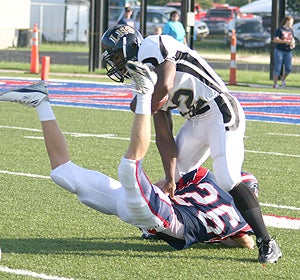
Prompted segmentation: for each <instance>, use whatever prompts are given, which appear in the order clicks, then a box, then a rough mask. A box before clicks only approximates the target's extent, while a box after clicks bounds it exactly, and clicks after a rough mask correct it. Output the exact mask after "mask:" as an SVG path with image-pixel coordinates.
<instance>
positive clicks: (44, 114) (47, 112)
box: [35, 100, 55, 122]
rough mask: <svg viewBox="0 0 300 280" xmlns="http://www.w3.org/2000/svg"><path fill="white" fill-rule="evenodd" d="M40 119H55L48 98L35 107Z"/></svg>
mask: <svg viewBox="0 0 300 280" xmlns="http://www.w3.org/2000/svg"><path fill="white" fill-rule="evenodd" d="M35 109H36V111H37V113H38V115H39V119H40V121H41V122H42V121H50V120H55V116H54V113H53V111H52V107H51V105H50V102H49V101H48V100H44V101H42V102H41V103H40V104H39V105H37V106H36V107H35Z"/></svg>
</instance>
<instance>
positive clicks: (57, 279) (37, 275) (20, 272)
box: [0, 265, 74, 280]
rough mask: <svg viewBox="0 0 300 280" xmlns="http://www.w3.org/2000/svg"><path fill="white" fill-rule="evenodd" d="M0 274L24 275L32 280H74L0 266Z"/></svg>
mask: <svg viewBox="0 0 300 280" xmlns="http://www.w3.org/2000/svg"><path fill="white" fill-rule="evenodd" d="M0 272H6V273H10V274H16V275H25V276H30V277H33V278H39V279H47V280H74V278H66V277H59V276H51V275H46V274H43V273H36V272H34V271H29V270H23V269H12V268H9V267H6V266H2V265H0Z"/></svg>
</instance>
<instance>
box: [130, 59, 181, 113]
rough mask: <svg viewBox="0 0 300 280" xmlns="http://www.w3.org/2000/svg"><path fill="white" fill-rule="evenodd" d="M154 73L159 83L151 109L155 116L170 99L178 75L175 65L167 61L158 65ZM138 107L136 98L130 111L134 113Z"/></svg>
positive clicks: (131, 104)
mask: <svg viewBox="0 0 300 280" xmlns="http://www.w3.org/2000/svg"><path fill="white" fill-rule="evenodd" d="M154 72H156V74H157V77H158V79H157V82H156V85H155V87H154V93H153V95H152V103H151V109H152V114H155V113H156V112H157V111H158V110H160V109H161V108H162V106H163V105H164V104H165V102H166V101H167V98H168V93H169V91H170V90H171V89H172V87H173V84H174V77H175V74H176V67H175V64H174V63H172V62H170V61H168V60H166V61H165V62H163V63H161V64H160V65H158V66H157V67H156V68H155V70H154ZM135 106H136V97H134V98H133V100H132V101H131V103H130V109H131V111H133V112H134V110H135Z"/></svg>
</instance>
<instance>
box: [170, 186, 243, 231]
mask: <svg viewBox="0 0 300 280" xmlns="http://www.w3.org/2000/svg"><path fill="white" fill-rule="evenodd" d="M197 188H198V189H199V192H187V193H184V194H182V195H178V196H177V195H176V201H177V202H178V203H180V204H182V205H187V206H192V205H193V204H195V203H193V204H192V203H190V202H188V200H190V199H193V200H194V201H196V203H197V204H198V205H199V207H201V206H202V207H201V208H203V209H209V210H208V211H200V210H199V211H198V218H199V219H200V220H201V221H202V223H203V225H204V226H205V227H206V229H207V232H208V233H211V232H213V233H215V234H218V235H219V234H221V233H222V232H224V230H225V227H226V222H227V220H228V222H229V223H230V225H231V226H232V227H233V228H235V227H237V226H238V223H239V222H240V217H239V215H238V213H237V212H236V211H235V209H234V208H233V207H232V206H231V205H226V204H221V203H220V204H218V203H217V201H218V197H219V196H218V191H217V190H216V189H215V188H214V187H213V186H212V185H211V184H208V183H203V184H201V185H198V186H197ZM213 204H214V205H216V204H218V205H217V206H214V207H212V205H213ZM223 217H224V218H223Z"/></svg>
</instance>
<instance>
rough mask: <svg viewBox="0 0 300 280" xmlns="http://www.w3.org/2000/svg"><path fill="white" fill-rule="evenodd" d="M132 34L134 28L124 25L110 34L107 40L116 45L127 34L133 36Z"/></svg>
mask: <svg viewBox="0 0 300 280" xmlns="http://www.w3.org/2000/svg"><path fill="white" fill-rule="evenodd" d="M134 33H135V30H134V28H132V27H131V26H128V25H124V26H121V27H120V28H118V29H117V30H116V32H115V33H113V34H111V35H110V36H109V40H111V41H113V42H114V43H115V44H117V43H118V42H119V41H120V39H121V38H122V37H123V36H125V35H128V34H134Z"/></svg>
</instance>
